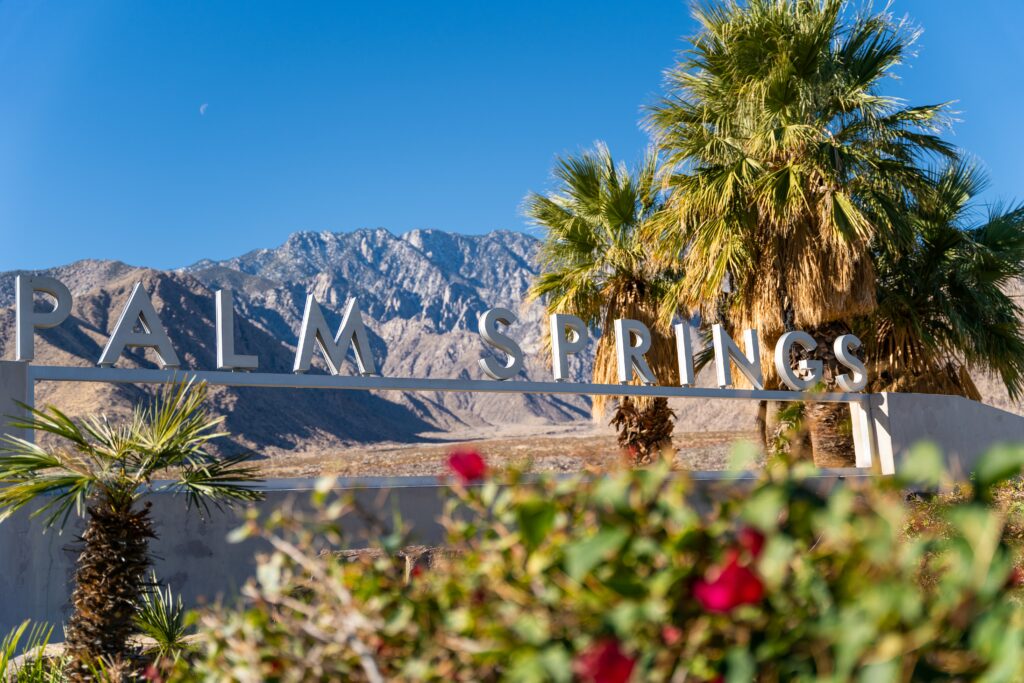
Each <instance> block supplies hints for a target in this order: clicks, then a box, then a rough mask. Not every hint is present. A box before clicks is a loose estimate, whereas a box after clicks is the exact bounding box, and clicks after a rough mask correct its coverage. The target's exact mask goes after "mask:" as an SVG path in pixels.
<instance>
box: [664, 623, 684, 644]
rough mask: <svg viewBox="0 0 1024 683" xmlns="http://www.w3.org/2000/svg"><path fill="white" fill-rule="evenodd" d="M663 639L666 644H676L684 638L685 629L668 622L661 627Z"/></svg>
mask: <svg viewBox="0 0 1024 683" xmlns="http://www.w3.org/2000/svg"><path fill="white" fill-rule="evenodd" d="M661 639H662V640H664V641H665V644H666V645H675V644H676V643H678V642H679V641H680V640H682V639H683V630H682V629H681V628H679V627H678V626H673V625H672V624H667V625H665V626H662V627H661Z"/></svg>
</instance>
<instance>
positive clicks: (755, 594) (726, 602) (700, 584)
mask: <svg viewBox="0 0 1024 683" xmlns="http://www.w3.org/2000/svg"><path fill="white" fill-rule="evenodd" d="M693 597H695V598H697V602H699V603H700V604H701V606H702V607H703V608H704V609H706V610H707V611H709V612H729V611H731V610H732V609H734V608H736V607H739V606H740V605H753V604H755V603H757V602H760V601H761V598H763V597H764V584H762V583H761V579H759V578H758V577H757V574H755V573H754V572H753V571H751V569H750V568H749V567H745V566H743V565H741V564H740V563H739V560H738V558H737V557H736V554H735V553H732V554H731V557H729V558H728V561H727V563H726V565H725V566H724V567H723V568H722V569H721V570H719V571H717V572H715V571H712V572H709V573H708V574H706V575H705V576H704V578H703V579H698V580H697V582H696V583H695V584H694V586H693Z"/></svg>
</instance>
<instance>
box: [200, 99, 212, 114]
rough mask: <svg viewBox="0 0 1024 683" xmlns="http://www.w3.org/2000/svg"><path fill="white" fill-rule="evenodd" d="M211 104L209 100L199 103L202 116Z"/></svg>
mask: <svg viewBox="0 0 1024 683" xmlns="http://www.w3.org/2000/svg"><path fill="white" fill-rule="evenodd" d="M209 106H210V105H209V104H208V103H207V102H203V103H202V104H200V105H199V115H200V116H206V108H207V107H209Z"/></svg>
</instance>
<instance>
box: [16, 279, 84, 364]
mask: <svg viewBox="0 0 1024 683" xmlns="http://www.w3.org/2000/svg"><path fill="white" fill-rule="evenodd" d="M36 292H43V293H45V294H49V295H50V296H51V297H53V310H52V311H37V310H36V308H35V297H34V296H33V294H35V293H36ZM14 302H15V303H14V320H15V323H14V326H15V341H14V359H15V360H24V361H30V360H32V359H33V358H35V330H36V328H40V329H46V328H49V327H56V326H57V325H60V324H61V323H62V322H64V321H65V320H67V317H68V316H69V315H70V314H71V291H70V290H69V289H68V288H67V287H66V286H65V285H64V283H63V282H61V281H60V280H56V279H54V278H52V277H46V276H45V275H19V276H18V277H16V278H15V279H14Z"/></svg>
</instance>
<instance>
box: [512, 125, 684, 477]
mask: <svg viewBox="0 0 1024 683" xmlns="http://www.w3.org/2000/svg"><path fill="white" fill-rule="evenodd" d="M554 175H555V178H556V180H557V181H558V185H557V187H556V188H555V190H554V191H552V192H550V193H548V194H545V195H541V194H536V193H534V194H531V195H529V196H528V197H527V200H526V214H527V216H528V217H529V218H530V219H531V220H532V221H533V223H534V224H536V225H538V226H539V227H541V228H542V229H543V230H544V240H543V242H542V245H541V252H540V260H541V273H540V275H539V276H538V277H537V280H536V282H535V283H534V285H533V287H532V288H531V290H530V294H529V296H530V298H531V299H538V298H540V299H543V300H544V301H545V302H546V304H547V308H548V311H549V312H551V313H568V314H572V315H576V316H579V317H580V318H581V319H582V320H583V321H584V322H585V323H587V325H588V326H590V327H596V328H599V329H600V330H601V331H602V334H601V337H600V339H599V340H598V343H597V350H596V354H595V358H594V381H595V382H598V383H608V384H614V383H617V381H618V377H617V364H616V356H615V338H614V334H613V333H612V330H613V323H614V321H615V320H616V319H617V318H630V319H633V320H639V321H640V322H642V323H644V324H645V325H647V327H648V328H649V329H650V330H651V334H652V344H651V349H650V351H649V352H648V354H647V356H646V358H647V360H648V363H649V365H650V366H651V371H652V372H653V373H654V374H655V376H656V377H657V379H658V380H659V381H660V382H662V383H675V382H676V381H677V376H678V367H677V361H676V356H675V342H674V341H673V339H672V337H671V329H670V326H669V325H667V324H665V323H663V322H662V321H661V320H659V318H658V304H659V302H660V300H661V298H662V297H663V296H664V293H665V290H666V287H667V284H668V278H667V274H666V273H665V272H664V271H662V270H660V269H658V268H656V267H655V264H654V262H653V259H652V257H651V256H652V250H651V247H650V245H649V244H648V243H647V242H645V240H644V238H643V237H642V229H643V227H644V225H645V224H646V223H647V222H648V221H650V220H651V218H652V216H654V215H655V214H656V213H657V212H658V210H660V209H661V206H662V197H661V192H660V185H659V183H658V180H657V177H656V176H657V157H656V155H655V154H654V153H653V152H650V153H648V154H647V155H646V156H645V158H644V159H643V161H642V163H641V164H640V165H639V167H638V168H636V169H634V170H633V171H632V172H631V171H630V170H629V169H628V168H626V167H625V166H624V165H622V164H617V163H616V162H615V161H614V160H613V159H612V156H611V154H610V153H609V151H608V148H607V147H606V146H605V145H603V144H600V143H599V144H598V145H597V146H596V148H595V149H594V150H593V151H590V152H586V153H583V154H581V155H579V156H571V157H568V158H565V159H560V160H559V161H558V164H557V166H556V168H555V172H554ZM638 381H639V380H638V379H634V380H633V383H636V382H638ZM593 406H594V416H595V418H600V417H601V416H603V415H604V411H605V408H606V399H605V397H603V396H595V397H594V403H593ZM673 419H674V415H673V413H672V411H671V410H670V409H669V407H668V401H667V400H666V399H663V398H653V399H652V398H648V397H641V398H634V399H627V398H621V399H619V401H618V402H617V407H616V413H615V416H614V418H613V420H612V422H613V424H615V426H616V427H617V429H618V431H619V443H620V445H622V446H623V447H624V448H626V449H627V450H629V452H630V453H631V454H632V457H633V458H634V461H635V462H636V463H637V464H643V463H644V462H648V461H649V460H650V459H651V458H652V457H653V455H654V454H655V453H656V452H657V451H658V450H660V449H663V448H666V447H668V446H669V445H670V444H671V437H672V427H673Z"/></svg>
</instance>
